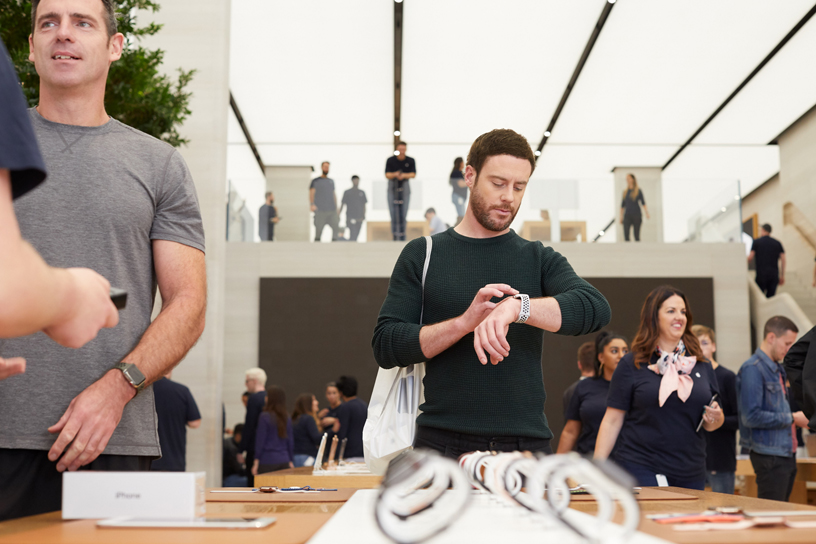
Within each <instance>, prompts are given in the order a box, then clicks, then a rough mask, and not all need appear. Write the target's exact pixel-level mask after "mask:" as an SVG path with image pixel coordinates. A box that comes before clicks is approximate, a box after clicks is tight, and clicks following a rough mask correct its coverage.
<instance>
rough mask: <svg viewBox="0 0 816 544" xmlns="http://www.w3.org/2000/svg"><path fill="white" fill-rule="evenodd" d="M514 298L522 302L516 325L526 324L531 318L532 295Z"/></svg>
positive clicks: (514, 296)
mask: <svg viewBox="0 0 816 544" xmlns="http://www.w3.org/2000/svg"><path fill="white" fill-rule="evenodd" d="M513 298H517V299H519V300H521V309H520V310H519V315H518V319H516V323H524V322H525V321H527V319H529V318H530V295H513Z"/></svg>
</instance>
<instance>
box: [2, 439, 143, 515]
mask: <svg viewBox="0 0 816 544" xmlns="http://www.w3.org/2000/svg"><path fill="white" fill-rule="evenodd" d="M152 460H153V457H142V456H138V455H100V456H99V457H97V458H96V460H94V462H93V463H91V464H89V465H86V466H84V467H82V468H81V469H80V470H107V471H137V470H138V471H147V470H150V462H151V461H152ZM61 508H62V473H60V472H57V463H56V462H55V461H49V460H48V452H47V451H41V450H10V449H0V521H5V520H8V519H15V518H21V517H24V516H33V515H35V514H44V513H46V512H54V511H56V510H60V509H61Z"/></svg>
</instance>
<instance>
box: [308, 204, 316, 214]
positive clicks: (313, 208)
mask: <svg viewBox="0 0 816 544" xmlns="http://www.w3.org/2000/svg"><path fill="white" fill-rule="evenodd" d="M309 209H310V210H312V211H313V212H316V211H317V206H315V205H314V204H309Z"/></svg>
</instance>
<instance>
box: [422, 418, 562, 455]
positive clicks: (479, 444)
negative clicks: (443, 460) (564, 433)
mask: <svg viewBox="0 0 816 544" xmlns="http://www.w3.org/2000/svg"><path fill="white" fill-rule="evenodd" d="M414 448H416V449H419V448H425V449H429V450H435V451H438V452H439V453H441V454H442V455H444V456H445V457H450V458H451V459H458V458H459V456H460V455H462V454H463V453H468V452H471V451H531V452H542V453H546V454H550V453H552V452H553V451H552V448H551V447H550V439H549V438H535V437H531V436H480V435H476V434H467V433H457V432H453V431H446V430H443V429H434V428H433V427H422V426H417V432H416V437H415V438H414Z"/></svg>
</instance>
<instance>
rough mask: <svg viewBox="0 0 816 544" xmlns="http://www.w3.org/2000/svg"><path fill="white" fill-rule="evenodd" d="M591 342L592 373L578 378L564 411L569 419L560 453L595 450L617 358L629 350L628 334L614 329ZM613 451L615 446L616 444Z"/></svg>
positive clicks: (590, 451) (559, 446)
mask: <svg viewBox="0 0 816 544" xmlns="http://www.w3.org/2000/svg"><path fill="white" fill-rule="evenodd" d="M589 344H590V345H591V346H592V357H593V376H592V377H591V378H589V379H586V380H581V381H580V382H578V384H577V386H576V388H575V392H574V394H573V395H572V397H571V398H570V403H569V406H568V407H567V409H566V410H565V411H564V419H566V420H567V423H566V425H564V430H563V431H562V432H561V438H560V439H559V440H558V452H557V453H569V452H570V451H573V450H575V451H577V452H578V453H580V454H582V455H592V454H593V453H594V452H595V440H596V439H597V437H598V429H599V428H600V427H601V421H603V417H604V414H605V413H606V397H607V395H608V394H609V382H610V381H611V380H612V374H613V373H614V372H615V369H616V368H617V367H618V362H619V361H620V360H621V358H622V357H623V356H624V355H626V354H627V353H628V352H629V343H628V342H627V341H626V338H624V337H623V336H621V335H619V334H615V333H613V332H608V331H604V332H601V333H599V334H598V335H597V336H596V337H595V342H590V343H589ZM612 451H613V454H614V448H613V450H612Z"/></svg>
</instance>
